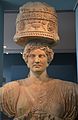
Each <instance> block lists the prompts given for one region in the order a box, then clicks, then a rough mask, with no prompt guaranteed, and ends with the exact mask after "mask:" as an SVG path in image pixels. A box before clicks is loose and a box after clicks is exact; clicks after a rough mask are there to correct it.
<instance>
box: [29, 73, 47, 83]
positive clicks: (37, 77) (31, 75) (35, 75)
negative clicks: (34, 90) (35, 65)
mask: <svg viewBox="0 0 78 120" xmlns="http://www.w3.org/2000/svg"><path fill="white" fill-rule="evenodd" d="M29 78H30V79H31V80H40V81H45V80H48V75H47V72H46V71H44V72H43V73H34V72H32V71H30V73H29Z"/></svg>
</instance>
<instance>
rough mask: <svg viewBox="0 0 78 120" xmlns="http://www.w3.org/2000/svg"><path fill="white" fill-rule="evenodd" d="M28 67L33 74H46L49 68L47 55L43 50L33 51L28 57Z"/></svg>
mask: <svg viewBox="0 0 78 120" xmlns="http://www.w3.org/2000/svg"><path fill="white" fill-rule="evenodd" d="M27 65H28V67H29V68H30V70H31V71H32V72H44V71H45V70H46V68H47V67H48V61H47V55H46V54H45V52H44V51H43V50H41V49H36V50H33V51H31V52H30V54H29V56H28V63H27Z"/></svg>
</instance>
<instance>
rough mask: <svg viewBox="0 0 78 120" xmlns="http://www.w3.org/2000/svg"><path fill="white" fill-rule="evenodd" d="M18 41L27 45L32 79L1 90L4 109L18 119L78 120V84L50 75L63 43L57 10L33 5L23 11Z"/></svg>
mask: <svg viewBox="0 0 78 120" xmlns="http://www.w3.org/2000/svg"><path fill="white" fill-rule="evenodd" d="M14 40H15V42H16V43H18V44H19V45H22V46H24V47H25V48H24V52H23V59H24V60H25V62H26V64H27V66H28V68H29V69H30V71H29V74H28V77H27V78H25V79H22V80H17V81H14V82H10V83H7V84H5V85H4V86H3V87H1V88H0V110H1V111H3V112H4V113H5V114H6V115H7V116H9V117H13V118H14V120H77V119H78V118H77V117H78V85H77V84H75V83H72V82H66V81H62V80H59V79H55V78H50V77H49V76H48V74H47V71H46V69H47V67H48V66H49V64H50V62H51V61H52V59H53V56H54V52H53V50H52V46H54V45H55V44H56V43H57V41H58V40H59V36H58V24H57V16H56V12H55V10H54V8H52V7H49V6H48V5H46V4H44V3H41V2H29V3H27V4H25V5H24V6H22V7H21V8H20V13H19V14H18V16H17V21H16V34H15V36H14Z"/></svg>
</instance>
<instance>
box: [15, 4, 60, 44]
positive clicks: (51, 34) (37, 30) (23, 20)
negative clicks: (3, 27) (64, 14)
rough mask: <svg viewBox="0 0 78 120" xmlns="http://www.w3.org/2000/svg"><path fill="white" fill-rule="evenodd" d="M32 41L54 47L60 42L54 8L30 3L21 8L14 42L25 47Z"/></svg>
mask: <svg viewBox="0 0 78 120" xmlns="http://www.w3.org/2000/svg"><path fill="white" fill-rule="evenodd" d="M32 39H33V40H36V39H37V40H38V41H44V40H45V42H46V41H48V42H50V43H51V44H52V45H54V44H55V43H57V41H58V40H59V36H58V20H57V14H56V11H55V9H54V8H53V7H50V6H49V5H47V4H45V3H41V2H28V3H26V4H24V5H23V6H22V7H20V10H19V13H18V15H17V19H16V34H15V36H14V41H15V42H16V43H17V44H19V45H22V46H25V44H26V43H27V42H28V41H30V40H32Z"/></svg>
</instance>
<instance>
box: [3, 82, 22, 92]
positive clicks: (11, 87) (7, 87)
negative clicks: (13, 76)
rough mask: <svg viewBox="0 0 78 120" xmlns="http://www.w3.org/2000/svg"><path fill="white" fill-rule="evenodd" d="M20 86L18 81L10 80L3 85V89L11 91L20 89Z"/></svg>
mask: <svg viewBox="0 0 78 120" xmlns="http://www.w3.org/2000/svg"><path fill="white" fill-rule="evenodd" d="M19 87H20V86H19V83H18V81H13V82H9V83H6V84H5V85H3V87H2V89H3V92H4V91H7V92H10V91H18V90H19Z"/></svg>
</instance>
